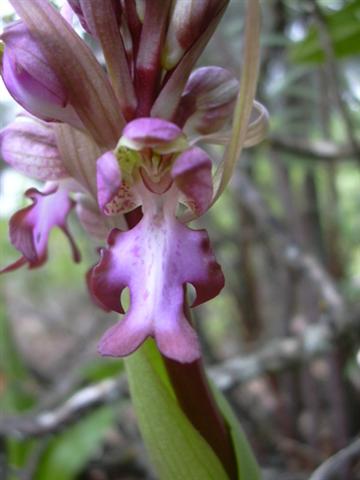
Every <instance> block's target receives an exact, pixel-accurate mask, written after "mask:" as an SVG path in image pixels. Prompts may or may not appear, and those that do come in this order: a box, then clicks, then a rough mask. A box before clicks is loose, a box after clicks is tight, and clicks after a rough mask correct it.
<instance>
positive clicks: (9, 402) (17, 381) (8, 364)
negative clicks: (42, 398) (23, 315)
mask: <svg viewBox="0 0 360 480" xmlns="http://www.w3.org/2000/svg"><path fill="white" fill-rule="evenodd" d="M26 376H27V372H26V368H25V365H24V363H23V361H22V358H21V356H20V354H19V352H18V349H17V346H16V344H15V342H14V338H13V335H12V331H11V326H10V324H9V319H8V316H7V312H6V308H5V302H4V300H3V299H2V297H1V296H0V390H1V395H0V412H1V413H5V412H6V413H8V412H11V413H13V412H19V411H23V410H26V409H27V408H29V407H31V406H32V405H33V403H34V399H33V397H32V396H31V395H30V394H29V393H27V392H26V391H25V389H24V386H23V382H24V380H25V379H26Z"/></svg>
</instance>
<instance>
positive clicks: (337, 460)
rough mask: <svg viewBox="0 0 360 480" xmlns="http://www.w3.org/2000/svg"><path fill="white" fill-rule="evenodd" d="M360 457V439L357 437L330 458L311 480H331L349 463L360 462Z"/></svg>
mask: <svg viewBox="0 0 360 480" xmlns="http://www.w3.org/2000/svg"><path fill="white" fill-rule="evenodd" d="M359 456H360V438H359V437H357V438H356V439H355V440H354V441H353V442H352V443H350V444H349V445H348V446H347V447H345V448H343V449H342V450H339V451H338V452H337V453H335V455H333V456H332V457H330V458H328V459H327V460H326V461H325V462H324V463H322V464H321V465H320V467H318V468H317V469H316V470H315V472H314V473H313V474H312V475H311V477H310V478H309V480H330V479H331V478H333V477H334V475H336V474H337V473H339V472H340V471H341V469H342V468H343V467H345V466H346V465H347V464H348V463H349V462H352V461H353V460H358V459H359Z"/></svg>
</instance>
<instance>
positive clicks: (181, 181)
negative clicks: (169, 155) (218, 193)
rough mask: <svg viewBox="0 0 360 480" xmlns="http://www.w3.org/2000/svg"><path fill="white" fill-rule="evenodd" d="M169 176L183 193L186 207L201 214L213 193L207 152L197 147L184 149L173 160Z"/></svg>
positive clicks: (196, 213)
mask: <svg viewBox="0 0 360 480" xmlns="http://www.w3.org/2000/svg"><path fill="white" fill-rule="evenodd" d="M171 177H172V178H173V180H174V181H175V185H176V186H177V188H178V189H179V190H180V191H181V192H182V193H183V194H184V195H185V197H186V204H187V205H188V207H189V208H190V209H191V210H192V211H193V212H194V214H195V215H196V216H199V215H202V214H203V213H204V212H205V211H206V210H207V209H208V208H209V206H210V204H211V200H212V195H213V185H212V176H211V160H210V158H209V156H208V154H207V153H206V152H205V151H204V150H202V149H201V148H199V147H193V148H190V149H188V150H185V151H184V152H183V153H182V154H181V155H179V156H178V157H177V159H176V160H175V163H174V165H173V167H172V169H171Z"/></svg>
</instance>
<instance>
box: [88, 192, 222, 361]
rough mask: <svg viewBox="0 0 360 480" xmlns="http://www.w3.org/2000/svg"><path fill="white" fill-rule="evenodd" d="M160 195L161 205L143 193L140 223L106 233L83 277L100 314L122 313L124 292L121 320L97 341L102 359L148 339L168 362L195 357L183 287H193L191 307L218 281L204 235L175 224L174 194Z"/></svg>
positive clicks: (218, 285)
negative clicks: (124, 302)
mask: <svg viewBox="0 0 360 480" xmlns="http://www.w3.org/2000/svg"><path fill="white" fill-rule="evenodd" d="M174 195H175V197H174V198H173V196H174ZM165 196H166V197H167V200H164V202H163V203H162V202H161V201H158V200H157V196H156V195H155V196H154V195H153V194H151V193H150V192H149V193H148V194H147V201H146V204H145V206H144V216H143V218H142V220H141V221H140V222H139V223H138V224H137V225H136V226H135V227H134V228H132V229H131V230H129V231H127V232H121V231H120V230H117V229H114V230H113V231H112V232H111V233H110V235H109V238H108V248H106V249H104V250H102V253H101V259H100V261H99V263H98V264H97V265H96V266H95V267H94V268H93V269H92V271H91V272H90V274H89V287H90V290H91V292H92V295H93V296H94V297H95V298H96V299H97V301H98V303H99V304H100V305H102V306H103V307H104V308H105V309H106V310H114V311H117V312H119V313H122V312H123V308H122V306H121V302H120V297H121V292H122V291H123V289H124V288H126V287H129V290H130V308H129V310H128V311H127V312H126V314H125V317H124V318H123V319H122V320H120V321H119V322H118V323H117V324H116V325H114V326H113V327H112V328H111V329H110V330H109V331H107V332H106V333H105V335H104V336H103V338H102V340H101V341H100V344H99V351H100V353H101V354H102V355H109V356H125V355H129V354H130V353H131V352H133V351H134V350H136V349H137V348H138V347H139V346H140V345H141V343H142V342H143V341H144V340H145V339H146V338H147V337H149V336H152V337H154V338H155V340H156V342H157V344H158V347H159V349H160V351H161V352H162V353H163V354H164V355H165V356H167V357H169V358H172V359H174V360H177V361H179V362H183V363H187V362H192V361H194V360H195V359H197V358H199V356H200V349H199V344H198V340H197V336H196V333H195V331H194V329H193V328H192V327H191V326H190V324H189V323H188V321H187V319H186V318H185V316H184V313H183V308H184V301H185V298H184V285H185V284H186V283H191V284H193V285H194V287H195V290H196V293H197V297H196V300H195V302H194V304H193V306H195V305H199V304H200V303H203V302H205V301H207V300H210V299H211V298H213V297H214V296H216V295H217V294H218V293H219V292H220V290H221V289H222V287H223V285H224V277H223V274H222V271H221V268H220V266H219V264H218V263H217V262H216V260H215V257H214V254H213V252H212V250H211V248H210V243H209V239H208V236H207V234H206V232H205V231H195V230H191V229H189V228H188V227H186V226H185V225H183V224H181V223H180V222H179V221H178V220H176V218H175V216H174V212H173V208H174V207H173V206H171V205H173V204H174V200H175V199H176V190H175V189H172V190H169V191H168V192H167V193H166V194H165ZM161 205H163V207H161Z"/></svg>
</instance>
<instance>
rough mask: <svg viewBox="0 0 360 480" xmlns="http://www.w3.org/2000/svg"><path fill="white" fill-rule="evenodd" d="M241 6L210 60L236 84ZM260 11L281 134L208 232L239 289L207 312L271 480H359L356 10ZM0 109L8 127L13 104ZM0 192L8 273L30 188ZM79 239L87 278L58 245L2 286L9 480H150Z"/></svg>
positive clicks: (213, 364) (0, 384) (270, 100)
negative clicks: (106, 351)
mask: <svg viewBox="0 0 360 480" xmlns="http://www.w3.org/2000/svg"><path fill="white" fill-rule="evenodd" d="M244 5H245V2H244V1H243V0H232V1H231V2H230V6H229V9H228V11H227V14H226V15H225V18H224V20H223V21H222V24H221V26H220V29H219V31H218V32H217V33H216V35H215V36H214V38H213V39H212V41H211V44H210V45H209V46H208V48H207V50H206V52H205V55H204V56H203V57H202V60H201V64H203V65H209V64H215V65H221V66H223V67H225V68H229V69H230V70H232V71H233V72H234V73H236V74H238V72H239V69H240V68H241V61H242V57H241V38H242V31H243V22H242V13H243V9H244ZM262 5H263V32H262V46H263V48H262V62H261V71H260V84H259V89H258V98H259V100H260V101H262V102H263V103H264V104H265V105H266V106H267V108H268V110H269V112H270V116H271V121H270V132H269V135H268V138H267V140H265V141H264V142H263V143H262V144H261V145H260V146H258V147H256V148H253V149H251V150H246V151H245V152H244V154H243V156H242V158H241V161H240V162H239V166H238V169H237V172H236V175H235V176H234V178H233V181H232V183H231V186H230V188H228V190H227V192H226V193H225V194H224V195H223V196H222V198H221V199H220V200H219V201H218V203H217V204H216V206H215V207H214V208H213V209H212V210H211V211H210V212H209V213H208V214H207V215H206V217H205V218H204V219H202V220H201V225H202V226H205V227H206V228H207V229H208V230H209V232H210V237H211V238H212V241H213V245H214V247H215V249H216V252H217V257H218V259H219V261H220V263H221V264H222V266H223V269H224V272H225V274H226V279H227V284H226V287H225V289H224V291H223V293H222V294H221V295H220V296H219V297H218V298H217V299H215V300H213V301H212V302H211V303H209V304H206V305H204V306H203V307H201V308H199V309H197V310H196V311H195V316H196V321H197V326H198V330H199V331H200V333H201V339H202V343H203V350H204V355H205V358H206V361H207V365H208V366H209V372H210V373H211V374H212V376H213V378H214V379H215V381H217V382H218V383H219V385H220V386H221V387H222V388H223V390H224V391H225V393H226V395H227V396H228V398H229V399H230V401H231V403H232V405H233V406H234V409H235V411H236V413H237V414H238V416H239V418H240V420H241V422H242V423H243V425H244V427H245V430H246V432H247V434H248V436H249V438H250V441H251V443H252V445H253V447H254V449H255V452H256V455H257V458H258V460H259V462H260V464H261V467H262V468H263V472H264V479H269V480H270V479H277V480H285V479H288V480H297V479H299V480H300V479H307V478H314V479H315V476H314V477H311V472H313V471H314V470H316V468H317V467H318V466H319V465H321V464H322V463H323V462H324V461H325V460H326V459H327V458H329V457H331V458H332V456H333V455H334V454H335V453H336V452H337V451H338V450H340V449H344V448H345V450H344V452H345V454H346V452H347V453H348V455H345V461H340V462H339V461H337V460H336V459H335V460H331V461H333V462H335V463H332V464H331V465H332V468H331V469H330V473H329V472H328V473H327V474H326V475H327V476H322V477H320V476H318V477H316V478H318V479H321V478H324V479H329V480H332V479H341V480H346V479H347V480H356V479H358V478H360V463H359V458H360V449H359V446H358V447H357V450H356V445H355V452H356V455H354V454H352V455H351V454H350V453H349V449H347V448H346V446H347V445H350V446H351V447H350V448H352V447H353V446H354V442H355V444H356V438H357V435H359V431H360V415H359V412H360V409H359V400H360V367H359V365H360V342H359V339H360V302H359V299H360V242H359V238H360V213H359V212H360V109H359V105H360V61H359V54H360V1H359V0H348V1H346V0H327V1H325V0H324V1H320V0H318V1H315V0H263V2H262ZM8 20H9V18H5V19H4V22H5V23H6V21H8ZM2 92H3V90H2ZM1 98H2V101H1V103H0V105H1V117H0V123H1V125H6V124H7V123H8V122H9V120H10V119H11V118H12V117H13V115H14V110H13V107H14V105H13V103H12V101H11V100H10V99H8V98H7V97H6V95H5V94H3V96H2V97H1ZM212 153H213V154H214V155H215V156H216V155H219V151H217V149H214V152H212ZM0 185H1V189H0V259H1V266H3V265H6V264H8V263H10V262H11V261H12V260H14V259H15V258H16V255H17V253H16V252H15V251H14V250H13V249H12V247H11V246H10V244H9V241H8V234H7V230H8V225H7V222H8V218H9V216H10V215H11V213H13V212H14V211H15V210H17V209H19V208H21V207H22V206H23V205H25V203H24V200H23V197H22V193H23V191H24V190H25V189H26V188H27V187H28V186H30V185H33V183H31V182H29V180H26V179H24V178H21V177H20V176H18V175H17V174H14V173H13V172H10V171H9V170H8V169H7V167H6V165H4V163H0ZM197 225H200V223H198V224H197ZM71 229H72V231H73V232H74V233H75V234H76V238H77V239H78V242H79V245H80V247H81V251H82V256H83V261H82V263H81V264H80V265H73V264H72V262H71V259H70V252H69V248H68V245H67V243H66V240H65V238H64V237H63V236H62V234H61V233H59V232H54V233H53V234H52V236H51V242H50V252H49V261H48V263H47V264H46V265H45V266H44V267H43V268H41V269H39V270H34V271H27V270H20V271H17V272H15V273H12V274H8V275H6V276H1V277H0V333H1V334H0V413H1V414H0V478H1V479H3V478H4V479H10V480H12V479H18V478H20V479H35V480H50V479H51V480H71V479H79V480H80V479H81V480H89V479H91V480H103V479H137V478H138V479H140V478H141V479H145V478H146V479H151V478H154V476H153V473H152V471H151V468H150V466H149V465H148V461H147V459H146V456H145V455H144V452H143V447H142V445H141V441H140V438H139V435H138V431H137V427H136V419H135V418H134V415H133V413H132V409H131V405H130V402H129V399H128V394H127V391H126V387H124V385H123V383H122V380H121V379H122V363H121V361H120V360H105V359H100V358H98V357H97V354H96V342H97V339H98V338H99V336H100V334H101V332H103V331H104V330H105V329H106V327H107V326H109V325H110V324H112V323H113V321H114V317H113V316H112V315H105V314H104V313H102V312H101V311H99V310H98V309H97V308H96V307H95V306H93V305H92V303H91V301H90V299H89V296H88V294H87V291H86V286H85V282H84V275H85V273H86V271H87V269H88V268H89V266H90V265H92V264H93V263H94V262H95V261H96V258H97V254H96V245H95V243H94V242H92V241H91V240H89V239H88V238H86V234H85V233H84V232H83V231H82V230H81V228H80V226H79V225H78V224H77V223H76V222H75V221H73V222H72V224H71ZM82 402H83V403H82Z"/></svg>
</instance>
